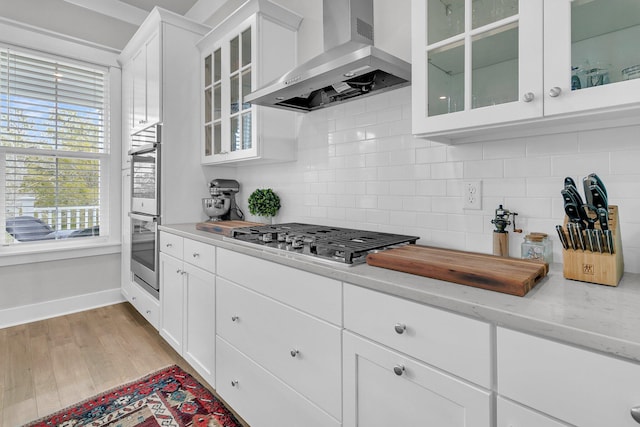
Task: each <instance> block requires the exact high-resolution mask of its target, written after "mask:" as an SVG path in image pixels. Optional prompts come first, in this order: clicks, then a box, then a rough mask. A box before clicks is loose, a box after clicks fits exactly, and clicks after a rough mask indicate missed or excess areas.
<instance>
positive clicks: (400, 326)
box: [394, 323, 407, 335]
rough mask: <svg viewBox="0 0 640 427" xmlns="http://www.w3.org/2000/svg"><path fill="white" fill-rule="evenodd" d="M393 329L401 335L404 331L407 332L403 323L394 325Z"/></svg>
mask: <svg viewBox="0 0 640 427" xmlns="http://www.w3.org/2000/svg"><path fill="white" fill-rule="evenodd" d="M394 329H395V330H396V333H397V334H399V335H402V334H404V331H406V330H407V325H405V324H404V323H396V325H395V326H394Z"/></svg>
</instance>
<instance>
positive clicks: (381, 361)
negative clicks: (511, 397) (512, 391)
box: [343, 284, 491, 427]
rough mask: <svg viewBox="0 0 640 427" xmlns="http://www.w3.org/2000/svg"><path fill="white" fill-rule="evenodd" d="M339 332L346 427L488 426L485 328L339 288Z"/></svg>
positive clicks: (487, 336) (357, 289) (354, 289)
mask: <svg viewBox="0 0 640 427" xmlns="http://www.w3.org/2000/svg"><path fill="white" fill-rule="evenodd" d="M344 327H345V329H346V330H345V332H344V338H343V346H344V356H343V369H344V380H343V384H344V386H343V387H344V389H343V395H344V403H343V407H344V420H343V421H344V426H349V427H355V426H362V427H365V426H366V427H370V426H374V427H375V426H380V427H382V426H388V425H411V426H413V425H434V426H436V425H437V426H465V427H476V426H486V427H489V426H490V425H491V391H490V388H491V327H490V325H489V324H487V323H484V322H480V321H477V320H473V319H469V318H466V317H463V316H459V315H456V314H452V313H448V312H445V311H442V310H438V309H435V308H432V307H428V306H426V305H423V304H418V303H415V302H411V301H407V300H404V299H401V298H397V297H393V296H389V295H385V294H382V293H379V292H375V291H372V290H369V289H364V288H361V287H358V286H355V285H350V284H345V285H344ZM352 332H353V333H352ZM355 334H358V335H355ZM374 341H377V342H379V343H380V344H378V343H377V342H374ZM447 372H449V373H452V374H454V375H455V376H454V375H451V374H449V373H447ZM472 382H474V383H476V384H480V385H482V386H483V387H479V386H476V385H474V384H472Z"/></svg>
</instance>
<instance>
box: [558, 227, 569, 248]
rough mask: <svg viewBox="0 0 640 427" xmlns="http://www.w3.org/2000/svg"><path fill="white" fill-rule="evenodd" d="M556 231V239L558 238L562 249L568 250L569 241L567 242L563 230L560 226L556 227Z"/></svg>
mask: <svg viewBox="0 0 640 427" xmlns="http://www.w3.org/2000/svg"><path fill="white" fill-rule="evenodd" d="M556 231H557V232H558V237H559V238H560V243H562V247H563V248H564V249H569V241H568V240H567V235H566V234H564V230H563V229H562V226H561V225H556Z"/></svg>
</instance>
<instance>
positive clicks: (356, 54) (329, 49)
mask: <svg viewBox="0 0 640 427" xmlns="http://www.w3.org/2000/svg"><path fill="white" fill-rule="evenodd" d="M322 11H323V29H324V50H325V52H324V53H322V54H320V55H318V56H316V57H315V58H312V59H311V60H309V61H307V62H305V63H304V64H302V65H300V66H298V67H296V68H294V69H293V70H291V71H289V72H288V73H287V74H285V75H284V76H282V77H280V78H279V79H277V80H275V81H273V82H271V83H269V84H267V85H266V86H264V87H261V88H259V89H258V90H256V91H254V92H252V93H250V94H249V95H247V96H246V97H245V101H246V102H250V103H252V104H258V105H266V106H270V107H278V108H284V109H288V110H294V111H300V112H309V111H313V110H316V109H318V108H322V107H328V106H330V105H333V104H336V103H339V102H344V101H348V100H351V99H355V98H361V97H364V96H368V95H371V94H375V93H381V92H385V91H387V90H390V89H395V88H400V87H403V86H407V85H409V84H410V83H411V64H409V63H408V62H406V61H403V60H402V59H400V58H398V57H396V56H393V55H391V54H389V53H387V52H384V51H382V50H380V49H378V48H376V47H375V46H374V45H373V36H374V29H373V0H323V2H322Z"/></svg>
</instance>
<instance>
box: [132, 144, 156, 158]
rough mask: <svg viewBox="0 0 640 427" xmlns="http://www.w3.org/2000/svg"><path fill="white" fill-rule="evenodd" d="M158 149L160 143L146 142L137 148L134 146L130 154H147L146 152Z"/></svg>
mask: <svg viewBox="0 0 640 427" xmlns="http://www.w3.org/2000/svg"><path fill="white" fill-rule="evenodd" d="M157 149H158V143H155V142H154V143H153V144H144V145H141V146H139V147H136V148H132V149H131V150H129V151H128V153H129V155H130V156H135V155H137V154H145V153H150V152H152V151H155V150H157Z"/></svg>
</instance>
